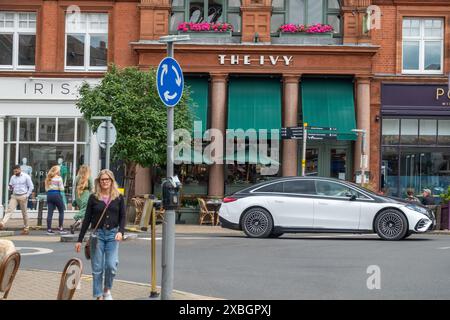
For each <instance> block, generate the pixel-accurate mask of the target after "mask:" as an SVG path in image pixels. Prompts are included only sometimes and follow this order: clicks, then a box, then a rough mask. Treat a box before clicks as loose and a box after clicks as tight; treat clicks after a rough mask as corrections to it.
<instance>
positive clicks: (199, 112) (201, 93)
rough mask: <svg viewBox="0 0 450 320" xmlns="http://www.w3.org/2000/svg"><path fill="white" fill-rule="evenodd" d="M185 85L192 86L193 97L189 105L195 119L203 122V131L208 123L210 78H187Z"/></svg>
mask: <svg viewBox="0 0 450 320" xmlns="http://www.w3.org/2000/svg"><path fill="white" fill-rule="evenodd" d="M185 85H186V86H188V87H190V92H191V99H192V102H191V103H190V105H189V107H190V108H191V110H192V114H193V119H194V121H201V122H202V133H203V132H205V131H206V128H207V125H208V79H206V78H199V77H187V78H185Z"/></svg>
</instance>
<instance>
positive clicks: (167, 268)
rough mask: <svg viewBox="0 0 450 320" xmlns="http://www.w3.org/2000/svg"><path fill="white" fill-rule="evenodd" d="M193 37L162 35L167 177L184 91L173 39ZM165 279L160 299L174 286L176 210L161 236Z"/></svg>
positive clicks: (159, 75) (160, 73)
mask: <svg viewBox="0 0 450 320" xmlns="http://www.w3.org/2000/svg"><path fill="white" fill-rule="evenodd" d="M185 40H190V37H189V36H188V35H179V36H176V35H170V36H165V37H161V38H160V39H159V42H163V43H167V58H164V59H163V60H162V61H161V62H160V64H159V67H158V71H157V79H156V80H157V88H158V94H159V97H160V99H161V101H162V102H163V103H164V104H165V105H166V106H167V107H168V108H167V169H166V172H167V179H168V180H170V179H171V178H172V177H173V175H174V174H173V171H174V170H173V162H174V150H173V144H174V133H173V125H174V108H173V107H174V106H175V105H177V103H178V102H179V101H180V99H181V97H182V95H183V86H184V79H183V71H182V70H181V67H180V65H179V64H178V62H177V61H176V60H175V59H173V58H172V57H173V52H174V50H173V47H174V42H177V41H185ZM162 240H163V241H162V259H161V260H162V262H161V267H162V272H161V274H162V279H161V299H162V300H169V299H171V296H172V290H173V275H174V260H175V210H169V209H167V210H166V213H165V223H163V239H162Z"/></svg>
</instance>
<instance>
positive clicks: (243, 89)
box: [227, 78, 281, 130]
mask: <svg viewBox="0 0 450 320" xmlns="http://www.w3.org/2000/svg"><path fill="white" fill-rule="evenodd" d="M227 128H228V129H243V130H247V129H255V130H259V129H267V130H270V129H280V128H281V83H280V80H279V79H271V78H232V79H231V80H230V82H229V94H228V126H227Z"/></svg>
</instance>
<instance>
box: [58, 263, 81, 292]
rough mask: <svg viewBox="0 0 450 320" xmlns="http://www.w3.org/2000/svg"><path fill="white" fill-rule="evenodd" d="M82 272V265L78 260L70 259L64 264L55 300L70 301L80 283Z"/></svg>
mask: <svg viewBox="0 0 450 320" xmlns="http://www.w3.org/2000/svg"><path fill="white" fill-rule="evenodd" d="M82 271H83V263H82V262H81V260H80V259H77V258H72V259H70V260H69V261H68V262H67V263H66V266H65V267H64V271H63V273H62V275H61V282H60V283H59V290H58V297H57V298H56V299H57V300H72V298H73V295H74V294H75V291H76V290H77V287H78V285H79V283H80V280H81V273H82Z"/></svg>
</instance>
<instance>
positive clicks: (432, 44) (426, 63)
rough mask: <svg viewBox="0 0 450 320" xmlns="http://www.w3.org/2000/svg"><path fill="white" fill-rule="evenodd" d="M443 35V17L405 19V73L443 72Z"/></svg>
mask: <svg viewBox="0 0 450 320" xmlns="http://www.w3.org/2000/svg"><path fill="white" fill-rule="evenodd" d="M443 35H444V21H443V19H439V18H433V19H431V18H427V19H417V18H405V19H403V73H425V74H442V72H443V68H442V65H443V61H444V57H443V56H444V36H443Z"/></svg>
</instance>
